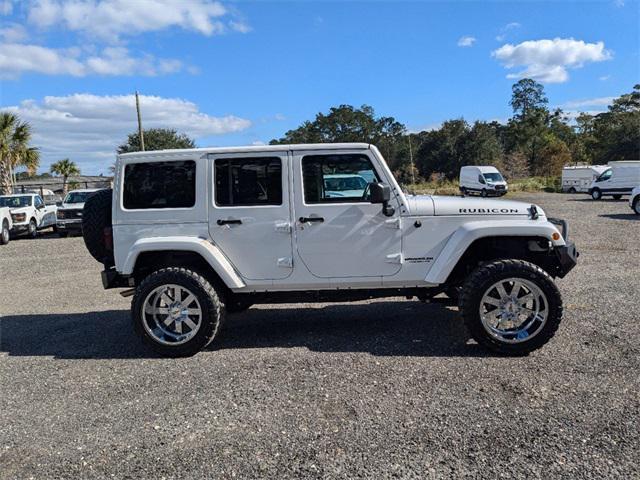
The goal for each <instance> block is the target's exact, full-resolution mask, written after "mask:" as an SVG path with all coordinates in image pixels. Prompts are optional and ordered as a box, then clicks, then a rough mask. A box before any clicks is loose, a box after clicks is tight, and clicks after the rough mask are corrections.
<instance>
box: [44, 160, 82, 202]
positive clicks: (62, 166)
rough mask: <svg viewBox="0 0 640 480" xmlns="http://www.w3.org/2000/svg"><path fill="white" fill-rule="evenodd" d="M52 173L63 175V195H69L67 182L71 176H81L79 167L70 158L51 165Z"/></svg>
mask: <svg viewBox="0 0 640 480" xmlns="http://www.w3.org/2000/svg"><path fill="white" fill-rule="evenodd" d="M51 173H55V174H56V175H62V194H63V195H66V194H67V187H68V185H67V180H68V179H69V177H70V176H71V175H80V169H79V168H78V166H77V165H76V164H75V163H74V162H72V161H71V160H69V159H68V158H65V159H62V160H58V161H57V162H55V163H53V164H52V165H51Z"/></svg>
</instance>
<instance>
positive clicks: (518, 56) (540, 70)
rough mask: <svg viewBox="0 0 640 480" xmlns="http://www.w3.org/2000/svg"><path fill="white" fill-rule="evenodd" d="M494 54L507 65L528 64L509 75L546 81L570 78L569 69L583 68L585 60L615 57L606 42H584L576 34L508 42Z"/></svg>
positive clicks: (508, 76)
mask: <svg viewBox="0 0 640 480" xmlns="http://www.w3.org/2000/svg"><path fill="white" fill-rule="evenodd" d="M491 55H492V56H493V57H495V58H496V59H498V60H499V61H500V62H502V64H503V65H504V66H505V67H506V68H515V67H525V68H524V70H521V71H519V72H517V73H510V74H508V75H507V78H533V79H534V80H539V81H541V82H545V83H563V82H566V81H567V80H568V79H569V72H568V69H575V68H581V67H582V66H584V65H585V64H586V63H590V62H602V61H604V60H609V59H611V58H612V55H613V54H612V53H611V52H610V51H609V50H606V49H605V48H604V42H597V43H585V42H584V41H582V40H575V39H573V38H554V39H553V40H548V39H545V40H529V41H526V42H522V43H519V44H517V45H512V44H509V43H508V44H506V45H503V46H502V47H500V48H498V49H497V50H494V51H493V52H492V53H491Z"/></svg>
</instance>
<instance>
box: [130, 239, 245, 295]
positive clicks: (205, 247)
mask: <svg viewBox="0 0 640 480" xmlns="http://www.w3.org/2000/svg"><path fill="white" fill-rule="evenodd" d="M168 266H184V267H187V266H188V267H191V268H194V269H196V270H199V271H201V272H202V273H203V274H206V275H207V276H208V277H209V279H210V280H212V281H214V282H215V283H217V284H218V286H220V287H223V288H225V289H229V290H231V289H235V288H242V287H244V286H245V283H244V281H243V280H242V278H240V276H239V275H238V274H237V273H236V271H235V270H234V268H233V266H232V265H231V263H230V262H229V261H228V260H227V258H226V257H225V256H224V255H223V254H222V252H221V251H220V250H219V249H218V247H217V246H215V245H214V244H212V243H210V242H209V241H208V240H205V239H201V238H187V239H185V238H175V237H165V238H155V239H154V238H150V239H142V240H139V241H138V242H136V243H135V244H134V245H133V247H132V248H131V249H130V251H129V253H128V255H127V257H126V259H125V261H124V266H123V269H122V273H123V274H124V275H133V276H134V277H136V282H137V280H138V277H141V276H144V275H145V273H147V272H150V271H151V270H153V269H157V268H162V267H168Z"/></svg>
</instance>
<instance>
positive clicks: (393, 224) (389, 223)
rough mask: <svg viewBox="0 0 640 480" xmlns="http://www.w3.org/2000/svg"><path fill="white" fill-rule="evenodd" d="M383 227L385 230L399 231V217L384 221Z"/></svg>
mask: <svg viewBox="0 0 640 480" xmlns="http://www.w3.org/2000/svg"><path fill="white" fill-rule="evenodd" d="M384 226H385V227H387V228H393V229H399V228H400V217H396V218H390V219H389V220H385V221H384Z"/></svg>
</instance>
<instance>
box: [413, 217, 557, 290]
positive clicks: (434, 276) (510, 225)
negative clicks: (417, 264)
mask: <svg viewBox="0 0 640 480" xmlns="http://www.w3.org/2000/svg"><path fill="white" fill-rule="evenodd" d="M554 233H558V234H559V233H560V232H558V229H557V228H556V227H555V226H554V225H553V224H552V223H550V222H547V221H544V220H543V221H538V222H534V221H531V220H518V221H493V222H491V221H489V222H487V221H478V222H469V223H465V224H464V225H462V226H461V227H460V228H458V229H457V230H456V231H455V232H454V233H453V235H451V237H450V238H449V241H448V242H447V243H446V245H445V246H444V248H443V249H442V252H440V254H439V255H438V258H437V259H436V261H435V262H434V263H433V266H432V267H431V268H430V269H429V272H428V273H427V276H426V278H425V280H426V281H427V282H429V283H432V284H435V285H440V284H443V283H444V282H446V280H447V278H448V277H449V274H450V273H451V272H452V270H453V269H454V268H455V266H456V265H457V264H458V261H459V260H460V258H461V257H462V255H464V252H466V251H467V249H468V248H469V246H470V245H471V244H472V243H473V242H475V241H476V240H478V239H480V238H489V237H541V238H547V239H549V241H550V242H551V243H552V244H553V245H554V246H558V247H559V246H563V245H565V241H564V239H563V238H562V235H560V239H559V240H553V238H552V235H553V234H554Z"/></svg>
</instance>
